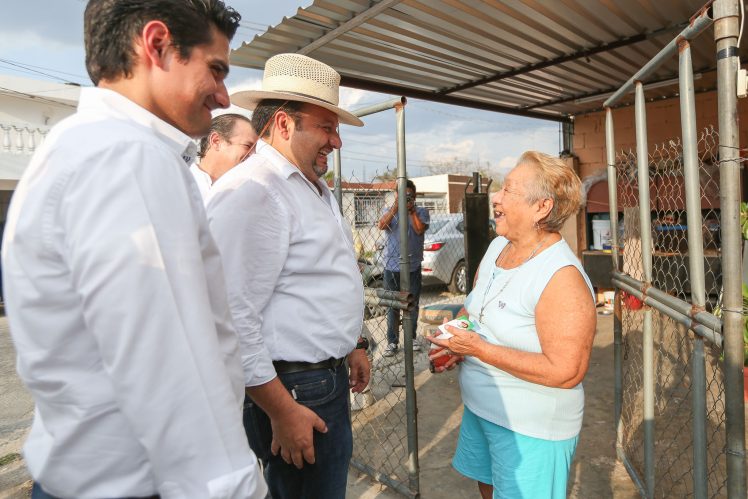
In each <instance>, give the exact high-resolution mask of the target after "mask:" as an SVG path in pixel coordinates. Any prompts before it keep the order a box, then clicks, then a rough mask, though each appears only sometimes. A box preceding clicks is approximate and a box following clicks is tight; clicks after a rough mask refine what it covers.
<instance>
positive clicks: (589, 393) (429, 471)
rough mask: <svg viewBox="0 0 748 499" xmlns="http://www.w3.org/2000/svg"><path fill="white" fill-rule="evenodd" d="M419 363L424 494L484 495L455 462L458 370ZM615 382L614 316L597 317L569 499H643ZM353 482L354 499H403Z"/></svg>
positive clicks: (364, 480) (353, 475) (357, 478)
mask: <svg viewBox="0 0 748 499" xmlns="http://www.w3.org/2000/svg"><path fill="white" fill-rule="evenodd" d="M375 362H376V359H375ZM418 364H419V359H418V358H417V360H416V376H415V381H416V393H417V401H418V435H419V449H420V452H419V465H420V491H421V497H423V498H425V499H432V498H433V499H440V498H445V499H446V498H450V499H452V498H455V499H456V498H477V497H480V496H479V494H478V490H477V485H475V483H474V482H472V481H471V480H468V479H466V478H464V477H462V476H461V475H460V474H458V473H457V472H456V471H455V470H454V469H453V468H452V466H451V458H452V454H453V451H454V448H455V444H456V442H457V435H458V433H459V425H460V417H461V415H462V403H461V401H460V395H459V388H458V383H457V372H456V371H454V372H448V373H443V374H438V375H433V374H431V373H429V372H428V370H420V371H419V365H418ZM614 386H615V384H614V371H613V319H612V315H598V325H597V335H596V337H595V344H594V349H593V351H592V358H591V362H590V369H589V371H588V373H587V376H586V378H585V380H584V387H585V414H584V423H583V427H582V433H581V436H580V440H579V445H578V447H577V451H576V455H575V458H574V462H573V464H572V468H571V473H570V477H569V488H568V497H570V498H574V499H587V498H590V499H592V498H595V499H597V498H608V497H614V498H621V499H628V498H638V497H640V496H639V494H638V491H637V490H636V487H635V486H634V484H633V482H632V481H631V479H630V478H629V476H628V474H627V473H626V470H625V469H624V467H623V465H622V464H620V463H619V462H617V460H616V457H615V427H614V423H613V419H614V408H613V407H614V406H613V389H614ZM348 483H349V485H348V497H351V498H354V497H355V498H361V499H374V498H376V499H390V498H391V499H395V498H398V497H402V496H401V495H399V494H398V493H396V492H395V491H394V490H392V489H391V488H389V487H387V486H384V485H381V484H380V483H378V482H376V481H374V480H373V479H371V478H370V477H369V476H368V475H365V474H362V473H359V472H358V471H357V470H354V469H352V470H351V472H350V473H349V474H348Z"/></svg>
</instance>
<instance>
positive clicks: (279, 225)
mask: <svg viewBox="0 0 748 499" xmlns="http://www.w3.org/2000/svg"><path fill="white" fill-rule="evenodd" d="M339 82H340V75H339V74H338V73H337V72H335V70H333V69H332V68H331V67H329V66H327V65H326V64H323V63H321V62H319V61H316V60H314V59H311V58H309V57H306V56H303V55H299V54H279V55H276V56H274V57H271V58H270V59H268V61H267V63H266V64H265V73H264V77H263V83H262V90H259V91H247V92H239V93H237V94H234V95H232V96H231V98H232V102H233V103H234V104H235V105H238V106H241V107H244V108H247V109H250V110H252V111H253V112H252V124H253V125H254V127H255V129H256V130H259V131H260V134H259V135H260V140H259V141H258V142H257V148H256V149H257V151H256V153H255V154H253V155H252V156H251V157H250V158H248V159H247V160H246V161H244V162H243V163H241V164H240V165H238V166H236V167H235V168H232V169H231V170H230V171H228V172H227V173H226V174H224V175H223V176H222V177H221V178H219V179H218V181H217V182H216V183H215V184H214V186H213V190H212V193H211V199H210V201H209V203H208V206H207V214H208V222H209V225H210V229H211V232H212V233H213V236H214V237H215V239H216V243H217V244H218V247H219V250H220V253H221V259H222V261H223V268H224V269H225V271H226V280H227V289H228V292H229V303H230V307H231V313H232V316H233V318H234V324H235V325H236V328H237V331H238V333H239V336H240V338H241V342H242V357H243V359H244V361H245V365H246V366H248V367H249V368H248V369H245V377H246V379H245V382H246V387H247V394H248V395H249V397H248V398H247V400H246V404H245V411H244V417H245V423H244V425H245V428H246V431H247V436H248V438H249V442H250V446H251V447H252V449H253V450H254V451H255V453H256V454H257V455H258V457H259V458H260V460H262V461H263V462H264V463H265V464H266V466H265V476H266V478H267V481H268V485H269V487H270V492H271V494H272V496H273V497H274V498H308V497H324V498H325V499H343V498H344V497H345V489H346V481H347V476H348V464H349V461H350V459H351V455H352V452H353V436H352V431H351V420H350V396H349V389H350V390H352V391H354V392H360V391H362V390H363V389H364V388H365V387H366V385H367V384H368V382H369V374H370V372H369V371H370V367H369V360H368V358H367V356H366V351H365V342H363V341H362V342H357V339H358V338H359V334H360V332H361V328H362V322H363V285H362V282H361V275H360V273H359V270H358V264H357V261H356V257H355V253H354V249H353V248H354V246H353V237H352V234H351V229H350V226H349V225H348V223H347V222H346V220H345V218H343V216H342V214H341V213H340V209H339V208H338V205H337V203H336V202H335V198H334V197H333V195H332V193H331V192H330V189H329V188H328V186H327V184H326V183H325V182H324V180H323V179H322V178H321V177H322V175H324V174H325V173H326V171H327V164H328V163H327V161H328V158H327V157H328V155H329V154H330V153H331V152H332V151H333V150H334V149H339V148H340V147H341V146H342V141H341V139H340V135H339V133H338V123H339V122H340V123H345V124H349V125H354V126H361V125H363V123H362V122H361V120H359V119H358V118H357V117H355V116H354V115H352V114H351V113H348V112H347V111H344V110H343V109H341V108H340V107H338V99H339V93H338V92H339V90H338V85H339Z"/></svg>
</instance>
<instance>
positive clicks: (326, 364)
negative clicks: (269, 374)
mask: <svg viewBox="0 0 748 499" xmlns="http://www.w3.org/2000/svg"><path fill="white" fill-rule="evenodd" d="M343 362H345V357H342V358H340V359H335V358H333V357H330V358H329V359H327V360H323V361H321V362H292V361H287V360H274V361H273V367H275V372H277V373H278V374H291V373H300V372H304V371H314V370H317V369H335V368H336V367H339V366H341V365H342V364H343Z"/></svg>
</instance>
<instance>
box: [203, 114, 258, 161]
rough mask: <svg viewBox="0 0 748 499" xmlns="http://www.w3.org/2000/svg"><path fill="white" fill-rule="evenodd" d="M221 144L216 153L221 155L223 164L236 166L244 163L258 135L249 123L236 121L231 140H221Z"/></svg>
mask: <svg viewBox="0 0 748 499" xmlns="http://www.w3.org/2000/svg"><path fill="white" fill-rule="evenodd" d="M219 140H220V141H221V144H220V146H219V147H218V148H216V152H217V153H220V155H221V162H223V163H224V164H226V165H227V166H229V167H231V166H235V165H238V164H239V163H241V162H242V161H244V160H245V159H246V158H247V156H249V154H250V152H252V151H253V150H254V149H253V148H254V146H255V144H256V143H257V133H256V132H255V129H254V128H252V125H251V124H250V123H249V122H248V121H244V120H236V122H235V123H234V128H233V129H232V130H231V136H230V137H229V140H223V139H220V138H219ZM208 152H209V153H210V150H208Z"/></svg>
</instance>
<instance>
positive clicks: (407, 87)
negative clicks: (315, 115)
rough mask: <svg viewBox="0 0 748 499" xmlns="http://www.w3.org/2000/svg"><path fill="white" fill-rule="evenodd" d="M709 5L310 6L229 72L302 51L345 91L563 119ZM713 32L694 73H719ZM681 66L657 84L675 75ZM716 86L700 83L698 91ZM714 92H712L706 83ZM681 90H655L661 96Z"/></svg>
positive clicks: (244, 50)
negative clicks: (334, 76) (338, 77)
mask: <svg viewBox="0 0 748 499" xmlns="http://www.w3.org/2000/svg"><path fill="white" fill-rule="evenodd" d="M703 5H704V0H460V1H458V0H380V1H369V0H315V1H314V3H313V4H312V5H311V6H309V7H306V8H304V9H299V10H298V12H297V13H296V15H295V16H293V17H290V18H284V19H283V21H282V22H281V23H280V24H278V25H276V26H273V27H271V28H269V29H268V30H267V31H266V32H265V33H263V34H261V35H258V36H256V37H255V38H254V39H253V40H252V41H251V42H249V43H244V44H243V45H242V46H241V47H240V48H238V49H236V50H234V51H233V52H232V54H231V62H232V64H235V65H238V66H244V67H250V68H256V69H262V68H263V67H264V65H265V61H266V60H267V59H268V58H269V57H271V56H273V55H275V54H279V53H283V52H298V53H303V54H306V55H309V56H310V57H314V58H315V59H318V60H320V61H323V62H325V63H327V64H329V65H330V66H332V67H334V68H335V69H336V70H337V71H338V72H339V73H340V74H341V75H342V77H343V81H342V83H343V85H346V86H350V87H355V88H363V89H367V90H374V91H381V92H386V93H393V94H399V95H406V96H411V97H418V98H423V99H429V100H435V101H439V102H445V103H452V104H460V105H465V106H469V107H476V108H482V109H489V110H495V111H501V112H508V113H512V114H522V115H528V116H536V117H543V118H547V119H554V120H561V119H565V118H566V117H568V116H570V115H575V114H580V113H584V112H588V111H591V110H594V109H599V108H600V106H601V105H602V102H603V100H604V98H600V99H598V100H595V101H594V102H583V103H580V102H578V101H579V99H585V98H590V97H591V96H595V95H599V94H606V93H609V92H612V91H614V90H617V89H618V87H619V86H620V85H621V84H623V83H624V82H625V81H626V80H627V79H628V78H629V77H630V76H631V75H632V74H633V73H635V72H636V71H637V70H638V69H639V68H641V67H642V66H643V65H644V64H645V63H646V62H647V61H648V60H649V59H650V58H652V56H654V55H655V54H656V53H657V52H659V50H660V49H661V48H662V47H664V46H665V45H666V44H667V43H668V42H669V41H670V40H672V39H673V38H674V37H675V36H676V35H677V34H678V32H680V31H681V30H682V29H683V28H684V27H685V26H686V24H687V23H688V22H689V19H690V18H691V17H692V16H693V15H694V14H695V13H696V12H697V11H698V10H699V9H700V8H701V7H703ZM714 52H715V44H714V40H713V35H712V31H711V30H707V32H706V33H704V34H703V35H702V36H700V37H699V38H698V39H697V40H696V41H695V42H694V43H693V45H692V56H693V67H694V72H696V73H708V72H710V71H713V70H714V68H715V56H714ZM677 71H678V61H677V57H674V58H673V60H672V62H670V63H667V64H665V65H663V66H662V67H661V68H660V69H659V70H658V71H657V72H656V73H655V74H654V75H653V76H652V80H651V81H667V80H670V79H673V78H677ZM713 84H714V78H713V77H704V78H701V79H699V80H697V81H696V88H697V91H703V90H711V89H713V88H714V85H713ZM710 85H711V86H710ZM675 92H677V85H672V86H665V87H659V88H657V89H655V90H652V91H648V92H647V96H648V97H652V98H662V97H667V96H672V95H673V94H674V93H675Z"/></svg>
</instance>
